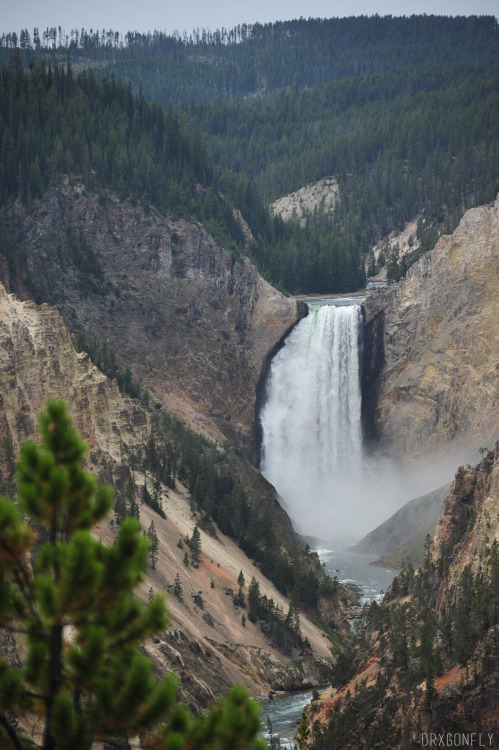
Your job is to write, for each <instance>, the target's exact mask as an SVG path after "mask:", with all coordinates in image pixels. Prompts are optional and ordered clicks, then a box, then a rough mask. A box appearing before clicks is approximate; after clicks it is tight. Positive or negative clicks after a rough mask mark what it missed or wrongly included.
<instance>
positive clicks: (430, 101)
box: [0, 16, 499, 293]
mask: <svg viewBox="0 0 499 750" xmlns="http://www.w3.org/2000/svg"><path fill="white" fill-rule="evenodd" d="M498 39H499V36H498V27H497V20H496V19H494V18H492V17H480V18H479V17H469V18H464V17H457V18H446V17H438V16H411V17H410V18H395V17H391V16H387V17H384V18H380V17H378V16H376V17H373V18H343V19H309V20H305V19H300V20H296V21H290V22H285V23H279V22H277V23H275V24H266V25H264V26H262V25H261V24H255V25H254V26H245V25H243V26H242V27H238V28H237V29H232V30H222V31H217V32H214V33H210V32H208V31H207V30H199V31H198V32H197V33H195V34H194V35H192V36H191V37H190V38H189V37H185V38H181V37H180V36H176V35H173V36H167V35H165V34H163V33H161V32H154V33H151V34H138V33H137V32H133V31H131V32H129V33H128V34H126V35H125V37H123V38H120V35H119V34H118V35H117V34H115V33H114V32H112V31H111V30H110V31H109V32H106V34H105V35H102V36H101V35H100V34H99V32H90V33H89V32H87V31H85V30H84V29H83V30H81V31H77V30H72V31H71V34H66V35H65V34H64V33H62V31H60V32H59V34H58V33H57V30H56V29H55V28H54V29H47V30H46V32H45V33H44V34H43V38H42V39H41V38H40V35H39V34H38V30H37V38H36V39H35V38H34V35H33V38H32V37H31V35H30V33H29V32H28V31H27V30H26V29H24V30H23V33H22V43H20V39H19V37H18V36H17V35H15V37H14V36H13V35H12V34H9V35H6V36H4V38H3V39H2V40H1V43H2V44H1V46H0V56H3V58H4V60H5V61H7V59H8V56H9V55H10V54H11V52H12V49H13V47H16V45H17V44H19V46H17V47H16V52H17V61H18V62H17V64H24V66H25V67H27V66H28V64H30V63H31V64H33V63H34V62H35V63H37V62H39V61H40V60H43V61H44V64H45V65H47V64H49V63H50V65H52V66H54V65H55V64H56V63H59V65H62V64H64V65H65V64H66V62H67V61H68V60H69V61H70V62H71V64H72V66H73V68H74V70H75V71H78V72H83V73H84V76H85V77H86V78H89V80H90V82H93V83H92V85H93V86H95V85H96V81H95V79H96V78H102V79H103V80H104V82H105V94H104V101H108V100H109V98H110V95H112V92H113V89H112V86H110V85H109V83H110V81H111V80H112V77H113V75H115V76H116V78H117V80H122V81H126V82H128V84H130V86H129V87H127V88H126V91H127V92H128V93H127V94H126V97H125V98H127V97H129V96H130V94H131V92H135V93H137V92H138V91H139V89H140V91H141V93H142V97H141V103H140V107H139V112H140V111H142V110H143V109H144V102H145V99H144V98H143V97H144V95H145V96H147V98H148V99H154V100H156V101H157V102H160V103H161V105H164V107H165V110H166V113H167V119H168V120H169V121H170V120H171V121H172V127H171V128H170V131H169V137H168V149H167V153H168V154H174V153H175V151H174V150H171V148H170V146H171V145H172V136H173V138H176V137H177V136H179V137H181V139H182V142H183V146H182V151H181V161H182V160H184V162H185V163H186V165H188V166H189V169H191V170H192V172H193V173H197V174H198V175H199V177H200V180H199V181H200V183H201V184H203V185H206V186H208V187H209V190H208V193H205V194H204V195H205V197H208V196H209V200H203V201H200V195H199V194H198V195H196V194H195V191H193V184H192V182H191V181H190V175H189V176H184V180H180V183H179V178H178V175H175V176H174V182H175V183H176V184H175V186H174V187H173V186H172V188H173V189H169V190H168V191H167V195H165V190H164V187H165V185H164V183H165V181H164V180H163V177H162V175H161V174H160V173H159V172H158V162H156V161H155V160H154V158H153V159H152V161H151V158H150V156H149V155H147V156H145V157H143V158H140V159H138V160H137V161H136V166H135V169H136V171H137V173H138V175H137V176H140V179H138V180H137V179H135V178H134V179H133V180H131V179H130V178H131V174H129V173H128V172H127V169H126V164H127V159H126V158H124V156H126V154H124V153H123V149H122V144H121V143H119V138H118V140H117V141H116V140H114V139H111V142H110V143H109V144H108V145H106V149H107V153H108V156H109V157H112V158H111V159H110V163H112V162H113V161H114V157H115V156H118V157H119V159H118V161H117V162H116V161H115V162H114V164H115V166H114V172H115V176H114V180H115V183H116V180H117V179H121V184H122V185H123V187H124V186H125V183H128V185H127V188H128V192H129V193H131V192H134V193H135V194H136V195H137V197H139V198H140V199H142V196H143V195H144V196H145V197H147V198H148V199H149V200H152V201H153V202H154V203H155V205H156V206H158V207H159V203H160V202H159V201H158V197H154V196H153V197H151V196H150V193H151V192H153V193H156V194H159V195H160V196H161V199H162V200H163V201H165V200H166V202H167V203H169V204H171V205H172V206H174V207H176V208H177V207H181V208H182V210H183V211H184V214H185V212H186V211H187V212H188V213H190V214H193V213H195V214H196V218H197V219H200V220H202V221H203V222H204V223H205V224H206V223H207V222H209V223H210V231H211V232H212V233H213V232H214V231H215V229H216V230H217V231H218V232H219V234H220V237H222V235H223V236H224V238H225V241H227V242H229V243H230V244H233V243H234V246H235V247H237V246H238V245H239V247H240V246H241V242H242V240H243V238H242V235H241V230H240V228H238V224H237V222H234V214H233V213H232V212H231V211H230V210H227V206H226V204H225V202H224V200H223V198H222V199H220V197H219V196H218V195H217V192H218V189H219V188H221V189H222V192H223V193H224V194H225V196H226V198H228V199H229V200H230V202H231V203H232V204H233V205H234V206H235V207H236V208H238V209H240V210H241V212H242V214H243V216H244V218H245V219H246V221H247V223H248V225H249V226H250V228H251V231H252V233H253V238H254V240H255V244H254V246H253V247H252V248H251V254H252V258H253V260H254V261H255V262H256V263H257V264H258V267H259V269H260V271H261V272H262V273H265V274H266V275H267V277H268V278H269V280H271V281H272V283H274V284H276V285H280V286H281V287H285V288H286V289H288V290H289V291H291V292H297V293H300V292H302V293H314V292H319V293H331V292H338V291H344V292H346V291H353V290H355V289H357V288H359V287H362V286H363V284H364V281H365V273H364V271H365V264H366V260H367V257H368V254H369V252H370V250H371V248H372V247H373V246H374V245H376V244H377V243H379V242H380V240H382V239H383V238H384V237H386V236H387V235H388V234H389V233H391V232H394V231H395V232H396V231H400V230H401V229H403V227H404V226H405V224H407V223H408V222H413V221H415V222H418V223H417V229H416V234H417V241H418V242H417V245H415V247H416V246H417V247H418V251H417V253H414V252H411V253H410V254H409V256H408V257H407V258H406V259H405V261H404V264H400V263H399V260H400V259H397V258H393V259H392V266H393V269H392V270H393V275H394V277H395V278H397V277H399V276H403V275H404V273H405V264H407V263H408V264H410V263H412V262H413V260H414V259H415V257H417V255H418V254H419V253H424V252H425V251H426V250H428V249H429V248H431V247H432V246H433V245H434V244H435V242H436V240H437V239H438V236H439V234H440V233H441V232H442V231H446V232H449V231H452V230H453V229H454V228H455V227H456V226H457V224H458V223H459V220H460V218H461V217H462V215H463V213H464V211H465V210H466V209H467V208H469V207H472V206H476V205H480V204H482V203H486V202H487V201H490V200H492V199H493V198H494V197H495V195H496V194H497V191H498V190H499V182H498V179H499V178H498V173H497V141H498V131H497V123H498V121H499V118H498V116H497V112H498V97H497V91H498V90H499V87H498V67H497V66H498V64H499V42H498ZM311 49H313V50H314V54H313V55H311V54H310V50H311ZM10 64H11V65H12V63H10ZM54 69H55V68H54ZM90 71H91V72H90ZM113 85H115V84H113ZM95 99H96V100H98V97H95ZM80 105H81V102H80V103H79V106H80ZM128 106H129V105H127V107H128ZM42 111H43V109H42ZM66 111H67V112H68V113H71V112H72V109H71V108H68V109H67V110H66ZM158 116H159V110H158V109H157V108H156V109H155V110H154V111H153V122H157V121H158ZM4 119H5V121H6V122H7V118H4ZM139 120H142V122H143V121H144V118H143V117H142V115H141V114H139V116H138V117H136V118H135V122H134V123H133V127H132V128H131V132H134V133H137V132H138V131H137V125H138V122H139ZM80 121H81V118H80ZM283 123H284V124H285V126H284V127H283ZM28 130H29V129H28ZM75 130H76V132H78V135H79V137H83V139H85V137H86V133H85V134H82V133H81V132H79V130H81V129H79V128H78V126H76V127H75ZM114 131H115V128H114V127H111V129H110V132H111V133H113V132H114ZM119 132H121V133H126V135H128V132H127V131H126V130H125V129H123V128H122V129H121V130H120V131H119ZM19 135H20V134H19V131H18V130H17V129H14V130H13V132H11V133H10V136H11V138H12V140H13V141H14V142H15V143H16V145H17V146H18V148H20V145H21V144H20V142H17V139H18V138H19ZM154 137H155V139H156V138H157V131H156V133H155V136H154ZM10 146H11V144H10V142H9V143H7V142H6V147H8V148H10ZM128 148H129V146H128ZM143 148H144V144H142V143H141V144H140V149H141V150H143ZM56 153H59V155H60V156H61V158H62V154H64V151H63V152H62V154H61V153H60V152H56ZM70 153H71V154H72V157H73V159H76V161H78V160H79V159H80V158H81V153H84V149H83V152H82V148H81V144H79V146H78V148H77V149H70ZM89 153H90V154H91V155H92V156H91V161H92V162H95V161H96V160H98V161H99V166H97V165H96V164H95V163H87V170H86V173H85V174H84V178H85V182H86V183H88V182H89V180H91V175H93V177H94V179H93V182H95V175H94V172H98V175H99V177H98V180H97V182H100V181H101V179H102V178H103V176H106V178H107V176H108V175H107V173H108V172H109V169H108V165H107V163H106V162H105V161H103V160H102V158H100V157H101V156H102V153H100V152H99V151H95V150H94V149H93V148H90V149H89ZM132 161H135V160H132V159H128V164H130V163H132ZM17 163H18V160H17V161H16V164H17ZM92 167H93V170H94V172H92V171H91V170H92ZM144 167H145V172H144ZM32 170H33V176H34V177H35V178H36V175H37V168H36V166H35V164H34V163H33V166H32ZM66 171H67V168H66ZM14 172H15V170H14ZM24 174H25V176H29V175H31V171H30V165H29V164H27V165H26V166H25V167H24ZM145 175H147V179H145ZM324 178H327V179H335V180H336V181H337V182H338V184H339V194H340V196H341V200H339V201H338V202H337V204H336V209H335V212H334V219H333V220H331V218H330V216H329V215H328V213H327V212H326V213H324V212H321V211H319V212H316V213H315V214H314V216H313V217H312V216H311V215H309V221H308V222H306V226H304V227H300V226H296V225H295V226H292V227H289V226H286V225H284V223H283V222H279V221H276V220H274V221H273V222H270V221H269V216H268V213H267V212H266V211H265V210H264V208H263V202H265V203H270V202H272V201H275V200H277V199H278V198H281V197H283V196H285V195H287V194H289V193H292V192H294V191H297V190H300V189H301V188H303V187H304V186H305V185H307V184H312V183H314V182H316V181H317V180H320V179H324ZM162 183H163V184H162ZM45 184H47V183H45ZM113 187H114V188H116V184H113ZM374 197H375V199H374ZM201 202H202V203H203V205H202V206H200V205H196V204H199V203H201ZM203 214H204V215H203ZM217 239H218V237H217ZM385 260H386V261H389V260H390V259H388V258H386V259H385Z"/></svg>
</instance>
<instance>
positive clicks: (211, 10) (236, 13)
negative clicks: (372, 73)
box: [0, 0, 499, 34]
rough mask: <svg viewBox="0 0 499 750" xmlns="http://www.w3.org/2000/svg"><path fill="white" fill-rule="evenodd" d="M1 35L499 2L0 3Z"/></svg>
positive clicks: (494, 10) (451, 11) (469, 9)
mask: <svg viewBox="0 0 499 750" xmlns="http://www.w3.org/2000/svg"><path fill="white" fill-rule="evenodd" d="M0 4H1V9H0V34H2V33H4V32H8V31H16V32H17V33H19V31H20V30H21V29H23V28H27V29H28V31H29V32H30V34H32V32H33V27H34V26H37V27H38V29H39V31H40V33H41V32H42V31H43V30H44V29H45V28H46V27H47V26H48V27H52V26H55V27H58V26H61V27H62V29H63V30H64V31H66V32H67V33H69V32H70V31H71V29H72V28H76V29H81V28H82V27H83V28H85V29H86V30H87V31H88V30H90V29H93V30H94V31H95V30H97V29H98V30H99V31H100V30H102V29H103V28H104V29H106V30H109V29H112V30H113V31H120V32H122V33H124V32H127V31H154V29H157V30H158V31H166V32H167V33H168V32H172V31H174V30H175V29H177V30H178V31H180V32H182V31H184V29H185V30H187V31H188V32H190V31H192V29H193V28H196V27H200V28H201V27H205V28H209V29H211V30H212V31H213V30H215V29H217V28H222V26H224V27H225V28H226V29H229V28H232V27H233V26H237V25H238V24H240V23H254V22H255V21H260V22H261V23H265V22H269V21H276V20H279V21H283V20H289V19H292V18H300V16H303V17H304V18H316V17H321V18H332V17H344V16H358V15H366V16H371V15H374V14H375V13H378V14H379V15H380V16H383V15H388V14H391V15H393V16H410V15H412V14H422V13H427V14H428V15H430V14H434V15H445V16H458V15H464V16H469V15H493V16H496V17H497V16H498V15H499V5H498V1H497V0H349V1H348V2H339V0H250V2H248V3H238V2H237V0H212V1H211V2H210V0H175V2H174V1H173V0H78V2H75V1H74V0H46V1H44V0H0Z"/></svg>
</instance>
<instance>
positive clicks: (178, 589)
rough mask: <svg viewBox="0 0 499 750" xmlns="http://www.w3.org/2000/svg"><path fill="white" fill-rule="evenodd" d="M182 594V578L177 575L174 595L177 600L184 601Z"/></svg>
mask: <svg viewBox="0 0 499 750" xmlns="http://www.w3.org/2000/svg"><path fill="white" fill-rule="evenodd" d="M182 592H183V588H182V584H181V583H180V576H179V574H178V573H177V575H176V576H175V583H174V584H173V593H174V594H175V596H176V597H177V599H182Z"/></svg>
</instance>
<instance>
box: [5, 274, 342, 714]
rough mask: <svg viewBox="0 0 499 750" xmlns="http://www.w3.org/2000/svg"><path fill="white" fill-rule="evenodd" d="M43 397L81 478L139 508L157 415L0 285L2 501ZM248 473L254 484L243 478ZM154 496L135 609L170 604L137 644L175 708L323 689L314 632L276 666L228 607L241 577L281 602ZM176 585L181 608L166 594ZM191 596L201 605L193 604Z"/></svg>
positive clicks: (11, 652)
mask: <svg viewBox="0 0 499 750" xmlns="http://www.w3.org/2000/svg"><path fill="white" fill-rule="evenodd" d="M49 397H56V398H62V399H64V400H66V401H67V403H68V406H69V410H70V413H71V415H72V419H73V422H74V424H75V426H76V427H77V429H78V430H79V431H80V433H81V434H82V435H83V437H84V438H85V440H86V441H87V443H88V444H89V454H88V460H87V468H89V469H90V470H91V471H92V472H94V473H97V474H99V476H100V478H101V480H102V481H104V482H105V483H113V484H114V485H115V486H116V487H118V486H119V485H121V484H122V483H123V482H124V481H127V480H128V481H129V480H132V479H134V481H135V484H136V494H137V496H139V494H140V490H141V489H142V484H143V482H144V478H143V474H142V473H141V472H140V471H139V470H138V468H137V466H135V469H134V470H133V469H131V466H132V456H133V454H134V452H136V451H137V449H138V450H140V449H141V448H142V446H144V445H145V444H146V443H147V441H148V438H149V436H150V435H151V430H152V429H153V427H154V421H155V420H156V419H157V418H158V414H159V412H158V410H157V409H155V408H154V406H153V405H151V408H149V409H146V408H144V407H143V406H141V405H140V404H139V403H138V401H136V400H133V399H130V398H128V397H127V396H124V395H122V394H121V393H120V392H119V390H118V387H117V385H116V382H112V381H110V380H109V379H108V378H107V377H106V376H105V375H103V374H102V373H101V372H100V371H99V370H98V369H97V368H96V367H95V366H94V365H93V364H92V362H91V361H90V359H89V357H88V355H87V354H86V353H84V352H82V353H80V354H77V352H76V351H75V349H74V346H73V342H72V340H71V336H70V333H69V332H68V330H67V328H66V326H65V324H64V321H63V319H62V317H61V316H60V314H59V312H58V311H57V310H56V309H55V308H54V307H50V306H49V305H47V304H42V305H40V306H38V305H36V304H35V303H33V302H31V301H29V300H28V301H24V302H21V301H20V300H19V299H17V298H16V296H15V295H13V294H8V293H7V292H6V290H5V288H4V287H3V286H2V285H1V284H0V484H3V488H2V490H0V491H5V489H6V488H7V489H9V487H7V484H9V485H10V482H11V476H10V474H11V467H10V466H9V465H8V464H9V458H8V451H5V445H6V442H8V443H10V444H11V445H12V448H13V451H12V452H13V453H14V454H17V452H18V447H19V443H20V442H21V441H23V440H26V439H34V438H36V434H37V416H38V413H39V411H41V410H42V409H43V407H44V405H45V402H46V399H47V398H49ZM220 450H222V449H220ZM232 460H233V464H234V467H233V470H234V471H239V472H240V474H242V473H243V472H246V474H247V475H248V476H246V477H245V485H244V486H245V489H246V491H247V493H246V494H247V501H248V503H250V504H251V503H255V504H257V506H258V508H259V509H260V510H261V511H262V512H263V513H264V512H267V513H268V515H269V519H271V520H269V523H271V525H272V529H273V531H274V532H275V543H277V539H279V540H281V541H282V543H284V544H285V545H286V546H287V548H288V549H289V548H291V547H292V546H293V545H294V544H296V543H297V540H296V536H295V535H294V532H293V530H292V527H291V523H290V521H289V518H288V517H287V515H286V514H285V512H284V511H283V510H282V509H281V508H280V507H279V505H278V504H277V501H276V499H275V491H274V489H273V488H272V487H271V486H270V485H269V484H268V483H267V482H266V481H265V479H264V478H263V477H262V476H261V475H260V474H259V473H258V472H256V470H254V469H252V467H251V466H250V465H249V464H248V462H247V461H245V460H240V459H239V458H238V457H237V455H234V456H233V459H232ZM238 461H240V464H241V467H240V469H239V470H238V469H237V466H236V464H237V462H238ZM251 472H252V473H253V474H254V475H255V476H249V474H250V473H251ZM149 483H151V479H150V478H149ZM12 491H14V489H13V488H12ZM158 493H159V501H160V504H161V505H162V507H163V509H164V514H163V516H164V517H163V516H160V515H158V513H156V511H155V510H154V509H152V508H151V507H149V506H148V505H146V504H142V505H140V506H139V508H140V521H141V524H142V528H143V530H144V531H146V530H147V529H148V528H149V525H150V524H151V522H154V525H155V528H156V531H157V535H158V540H159V543H160V544H159V550H158V559H157V561H156V565H155V567H154V569H152V568H151V567H148V570H147V576H145V577H144V579H143V581H142V583H141V585H140V587H139V591H138V593H139V595H140V596H142V597H143V598H144V599H145V598H147V597H148V595H149V593H150V591H151V590H153V591H159V592H165V593H169V594H170V595H169V597H168V609H169V611H170V612H171V615H172V620H171V626H170V629H169V630H168V631H165V632H163V633H161V634H159V637H158V638H155V639H154V640H153V641H149V642H148V643H147V644H145V649H146V651H147V652H148V653H149V654H150V655H151V657H152V658H153V659H154V661H155V662H156V664H157V666H158V668H159V669H160V670H162V671H165V670H166V671H175V672H177V673H178V674H179V675H180V676H181V688H180V695H181V698H182V700H185V701H187V702H188V703H189V704H190V706H191V708H193V709H194V710H198V709H201V708H203V707H206V706H207V705H209V704H210V703H211V702H212V701H213V699H214V697H215V696H216V695H219V694H221V693H222V694H223V693H225V692H226V691H227V690H228V688H229V687H230V686H231V685H232V684H234V683H235V682H239V683H243V684H245V685H246V686H247V687H248V689H249V690H250V692H251V693H252V694H253V695H266V694H267V693H268V691H269V690H270V689H273V690H282V689H298V688H302V687H310V686H311V685H317V684H323V683H324V681H327V680H328V679H329V678H330V675H331V671H332V659H331V653H330V649H329V648H328V641H327V640H326V639H324V635H323V633H322V631H321V630H319V629H318V628H317V627H316V626H315V625H313V623H312V622H311V620H309V619H308V618H307V617H306V616H305V615H301V616H300V623H301V627H302V631H303V636H304V637H306V638H307V639H308V641H309V643H310V648H308V649H307V650H306V652H305V653H304V654H302V655H301V656H300V655H299V653H298V650H296V649H295V650H293V652H292V653H287V654H283V653H282V651H280V650H279V649H277V648H275V647H274V646H273V645H272V644H271V643H269V641H268V639H267V638H266V637H265V636H264V634H263V632H262V630H261V628H260V625H259V624H258V623H252V622H251V621H249V619H248V620H245V619H244V620H243V618H242V614H243V613H244V611H246V613H247V610H241V609H240V608H239V607H236V606H235V605H234V603H233V592H236V591H237V590H238V585H239V584H238V575H239V572H240V571H244V576H245V579H246V582H247V584H246V588H245V591H246V594H247V590H248V585H249V582H250V581H251V579H252V577H253V576H255V577H256V579H257V580H258V582H259V585H260V590H261V593H262V594H265V595H266V596H267V597H268V598H269V599H270V598H272V599H273V600H274V601H275V602H276V604H277V605H278V606H279V607H281V608H282V610H283V612H286V611H287V610H288V608H289V601H288V600H287V599H286V597H284V596H283V595H282V594H281V593H280V592H279V591H278V590H277V589H276V587H275V586H274V585H273V584H272V583H271V582H270V581H269V580H268V579H267V578H266V577H265V576H264V575H263V573H262V572H261V570H260V569H259V567H258V566H257V565H256V564H255V563H254V562H252V561H251V560H250V559H249V558H248V557H247V556H246V555H245V554H244V552H243V551H242V550H241V549H240V548H239V547H238V546H237V544H236V543H235V541H234V540H233V539H231V538H229V537H228V536H226V535H225V534H223V533H222V532H221V531H220V529H219V528H217V527H215V525H214V524H213V523H211V524H206V525H204V526H203V525H202V523H201V519H200V518H199V517H198V515H196V514H195V513H194V512H193V510H192V503H191V497H190V494H189V492H188V491H187V489H186V487H185V486H184V485H183V484H182V483H181V482H180V481H179V480H178V479H177V481H176V483H175V488H171V487H170V488H167V487H166V486H164V485H161V486H160V487H159V489H158ZM117 494H118V491H117ZM197 524H199V525H200V529H201V530H200V534H201V550H202V551H201V561H200V564H199V566H198V567H193V566H191V565H188V566H186V565H185V563H184V559H183V558H184V555H185V553H186V546H185V544H183V543H181V545H180V546H179V544H178V542H179V540H185V537H186V536H190V535H192V532H193V529H194V526H196V525H197ZM96 533H97V534H98V536H99V538H100V539H101V540H102V541H104V542H105V543H112V541H113V538H114V536H115V519H114V516H113V514H111V515H110V517H109V518H108V519H106V520H105V521H104V522H102V523H101V524H99V526H98V528H97V530H96ZM309 562H310V565H312V562H314V563H315V568H316V569H318V570H319V571H320V563H319V560H318V558H317V559H316V560H312V556H309ZM177 575H178V576H179V580H180V581H181V585H182V589H183V592H184V593H183V596H175V595H173V593H172V590H173V583H174V581H175V578H176V576H177ZM194 592H196V593H197V594H198V595H199V596H200V598H197V599H193V593H194ZM321 604H322V607H323V608H324V607H326V606H329V608H330V611H329V612H327V613H325V614H326V615H327V617H328V618H329V620H330V621H332V622H334V623H335V626H336V628H337V629H338V630H339V631H340V632H344V631H346V630H347V627H348V626H347V623H346V620H345V615H344V613H343V611H342V609H341V606H340V602H339V599H338V595H337V594H335V595H334V597H331V596H330V597H326V598H325V600H324V602H321ZM21 650H22V649H21ZM0 654H4V655H7V656H8V657H9V659H10V660H11V661H16V660H18V659H19V658H20V657H19V655H18V652H17V649H16V646H15V643H14V642H13V639H12V638H11V637H10V636H9V635H8V634H6V633H5V632H4V631H0Z"/></svg>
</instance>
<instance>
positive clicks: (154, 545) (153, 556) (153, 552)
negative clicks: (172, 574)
mask: <svg viewBox="0 0 499 750" xmlns="http://www.w3.org/2000/svg"><path fill="white" fill-rule="evenodd" d="M147 538H148V539H149V559H150V561H151V567H152V569H153V570H154V569H155V568H156V563H157V561H158V548H159V540H158V534H157V533H156V527H155V525H154V521H151V523H150V525H149V528H148V530H147Z"/></svg>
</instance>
